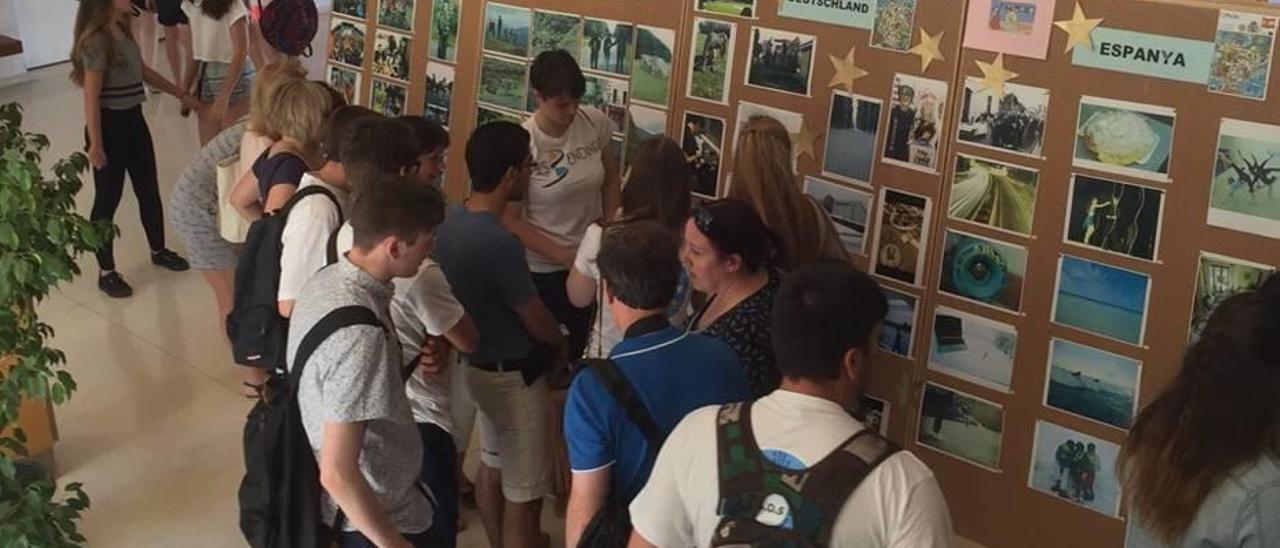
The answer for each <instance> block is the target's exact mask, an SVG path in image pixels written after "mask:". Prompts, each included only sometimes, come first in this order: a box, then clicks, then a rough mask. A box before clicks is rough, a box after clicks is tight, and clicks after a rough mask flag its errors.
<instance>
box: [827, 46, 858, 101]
mask: <svg viewBox="0 0 1280 548" xmlns="http://www.w3.org/2000/svg"><path fill="white" fill-rule="evenodd" d="M855 49H857V48H849V53H847V54H845V56H844V59H841V58H839V57H836V56H834V55H828V56H827V57H830V58H831V64H832V65H835V67H836V75H835V76H832V77H831V84H830V85H828V86H827V87H836V86H844V90H845V91H847V92H849V93H853V82H854V81H855V80H857V79H858V78H862V77H863V76H866V75H867V71H865V70H862V67H859V66H857V65H856V64H854V62H853V52H854V50H855Z"/></svg>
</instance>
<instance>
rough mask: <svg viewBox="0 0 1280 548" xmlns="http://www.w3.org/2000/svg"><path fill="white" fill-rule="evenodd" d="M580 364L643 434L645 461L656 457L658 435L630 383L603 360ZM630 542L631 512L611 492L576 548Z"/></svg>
mask: <svg viewBox="0 0 1280 548" xmlns="http://www.w3.org/2000/svg"><path fill="white" fill-rule="evenodd" d="M583 363H585V364H586V366H587V368H588V369H589V370H591V372H592V373H594V374H595V375H596V378H597V379H598V380H599V381H600V383H601V384H603V385H604V387H605V390H608V391H609V395H611V396H613V399H614V401H617V402H618V405H620V406H622V409H623V411H625V412H626V414H627V418H628V419H630V420H631V422H632V423H634V424H635V425H636V426H637V427H638V428H640V431H641V432H642V433H644V437H645V439H647V440H649V458H650V459H653V458H654V457H655V456H656V455H657V454H658V448H659V447H662V442H663V436H662V431H661V430H659V429H658V425H657V423H655V422H653V418H652V417H650V416H649V412H648V410H646V409H645V408H644V403H642V402H641V401H640V398H638V397H637V396H636V393H635V389H634V388H632V386H631V382H630V381H628V380H627V378H626V377H625V376H623V374H622V372H621V371H619V370H618V364H616V363H614V362H613V360H607V359H605V360H583ZM630 538H631V512H630V511H628V510H627V505H626V503H625V502H624V501H623V500H622V499H621V498H620V496H619V494H618V492H617V490H616V489H611V490H610V491H609V498H608V499H607V500H605V503H604V506H602V507H601V508H600V510H599V511H598V512H596V515H595V516H593V517H592V518H591V521H590V522H589V523H587V528H586V529H585V530H583V532H582V538H581V540H579V541H578V548H622V547H625V546H626V545H627V540H628V539H630Z"/></svg>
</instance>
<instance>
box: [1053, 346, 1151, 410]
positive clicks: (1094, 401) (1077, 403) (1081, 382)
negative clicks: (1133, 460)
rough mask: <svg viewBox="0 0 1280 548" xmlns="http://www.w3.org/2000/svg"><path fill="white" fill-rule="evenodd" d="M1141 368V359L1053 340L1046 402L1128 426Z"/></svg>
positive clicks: (1063, 408)
mask: <svg viewBox="0 0 1280 548" xmlns="http://www.w3.org/2000/svg"><path fill="white" fill-rule="evenodd" d="M1141 371H1142V366H1141V364H1140V363H1139V362H1137V361H1134V360H1131V359H1129V358H1126V357H1124V356H1118V355H1115V354H1111V353H1108V352H1103V351H1101V350H1098V349H1095V348H1090V347H1088V346H1083V345H1079V344H1076V343H1073V342H1070V341H1065V340H1062V339H1054V340H1053V345H1052V353H1051V354H1050V357H1049V379H1048V383H1049V386H1048V389H1047V390H1046V391H1045V405H1048V406H1049V407H1056V408H1058V409H1061V410H1063V411H1066V412H1068V413H1074V414H1076V415H1080V416H1082V417H1087V418H1090V419H1094V420H1096V421H1099V422H1104V423H1107V424H1110V425H1111V426H1114V427H1116V428H1121V429H1127V428H1129V426H1130V425H1131V424H1132V423H1133V413H1134V408H1135V403H1136V399H1137V388H1138V376H1139V374H1140V372H1141Z"/></svg>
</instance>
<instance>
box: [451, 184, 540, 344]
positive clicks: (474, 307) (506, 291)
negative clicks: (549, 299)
mask: <svg viewBox="0 0 1280 548" xmlns="http://www.w3.org/2000/svg"><path fill="white" fill-rule="evenodd" d="M436 262H438V263H440V268H441V269H442V270H444V275H445V278H446V279H448V280H449V285H450V286H451V287H452V288H453V294H454V296H455V297H457V298H458V302H460V303H462V307H463V308H464V309H466V311H467V314H468V315H470V316H471V319H472V320H473V321H474V322H475V324H476V329H477V330H478V331H479V332H480V347H479V348H478V349H477V350H476V351H475V353H473V354H471V356H470V358H471V361H473V362H479V363H490V362H497V361H504V360H516V359H520V358H524V357H527V356H528V355H529V352H531V351H532V350H533V339H531V338H529V333H528V332H527V331H525V328H524V324H523V323H521V322H520V316H518V315H517V314H516V311H515V309H516V307H518V306H521V305H523V304H525V303H527V302H529V299H532V298H534V297H536V296H537V295H538V289H537V288H536V287H534V285H533V278H532V277H531V276H530V275H529V265H528V263H527V262H525V253H524V246H523V245H521V244H520V240H517V239H516V237H515V235H514V234H512V233H511V232H510V231H508V230H507V229H506V228H505V227H503V226H502V220H501V219H499V218H498V216H497V215H494V214H492V213H475V212H471V211H468V210H467V208H466V206H465V205H464V204H454V205H452V206H450V207H449V213H448V215H447V216H446V217H445V221H444V223H443V224H441V225H440V228H439V229H438V230H437V231H436Z"/></svg>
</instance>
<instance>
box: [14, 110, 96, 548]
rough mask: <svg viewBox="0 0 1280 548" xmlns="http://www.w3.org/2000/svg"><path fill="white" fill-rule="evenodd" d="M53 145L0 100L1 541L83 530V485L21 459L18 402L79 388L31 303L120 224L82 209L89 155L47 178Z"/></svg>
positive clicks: (74, 538)
mask: <svg viewBox="0 0 1280 548" xmlns="http://www.w3.org/2000/svg"><path fill="white" fill-rule="evenodd" d="M48 148H49V139H48V138H46V137H45V136H44V135H37V134H33V133H27V132H24V131H23V130H22V107H21V106H20V105H18V104H16V103H10V104H7V105H3V106H0V547H5V548H7V547H10V546H42V547H43V546H50V547H63V546H78V545H80V544H81V543H83V542H84V540H85V539H84V537H83V536H81V535H80V534H79V533H78V532H77V531H76V521H77V520H78V519H79V517H80V514H81V512H82V511H83V510H85V509H86V508H88V507H89V498H88V497H87V496H86V495H85V493H84V491H83V490H82V489H81V486H80V485H79V484H75V483H73V484H69V485H67V486H66V487H65V488H64V489H63V492H62V493H61V494H59V493H58V492H57V488H56V485H55V483H54V481H53V479H52V478H50V477H49V474H48V473H46V472H44V471H43V470H41V469H40V468H38V467H32V466H24V465H23V464H24V461H23V460H22V459H23V458H24V457H26V456H27V455H28V451H27V441H28V440H27V435H26V433H25V432H23V430H22V428H21V427H20V426H19V425H20V423H19V418H20V417H19V416H18V410H19V406H20V405H21V404H22V403H23V402H31V401H36V402H52V403H53V404H54V405H58V404H61V403H63V402H65V401H66V400H67V398H68V397H70V396H71V393H72V392H73V391H75V388H76V384H75V381H74V380H72V378H71V375H70V374H69V373H68V372H66V371H65V370H62V369H61V366H62V365H63V364H64V363H65V362H66V356H65V355H64V354H63V353H62V352H61V351H59V350H56V349H53V348H50V347H49V342H50V341H49V339H50V338H51V337H52V336H53V328H51V327H49V325H48V324H45V323H43V322H41V321H40V318H39V317H38V315H37V314H36V307H35V305H36V303H38V302H40V300H41V299H44V298H45V297H46V296H48V295H49V292H50V291H51V290H52V289H53V288H54V287H55V286H56V285H57V284H59V283H61V282H64V281H68V280H70V279H72V278H73V277H74V276H76V275H77V274H79V273H80V269H79V267H78V266H77V265H76V262H75V259H76V257H77V256H79V255H80V254H82V253H84V252H86V251H92V250H94V249H97V248H98V247H99V246H100V245H101V244H102V243H103V242H106V241H107V240H108V239H109V238H112V237H114V236H115V232H116V229H115V227H114V226H112V225H110V224H107V223H92V222H90V221H89V220H88V219H85V218H84V217H83V216H81V215H79V214H78V213H77V212H76V205H75V196H76V193H77V192H79V191H80V188H81V186H82V183H81V181H80V176H81V174H83V173H84V171H85V170H86V169H87V168H88V166H89V161H88V159H87V158H86V157H85V155H84V154H81V153H78V152H77V153H75V154H72V155H71V156H70V157H68V158H64V159H62V160H59V161H58V162H57V163H56V164H54V166H53V173H52V175H53V176H52V178H49V177H47V176H46V173H45V172H44V171H43V170H42V169H41V154H42V153H44V152H45V151H46V150H48ZM35 408H36V409H40V406H36V407H35ZM46 408H47V407H46ZM30 409H32V407H31V406H27V410H28V412H30Z"/></svg>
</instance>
